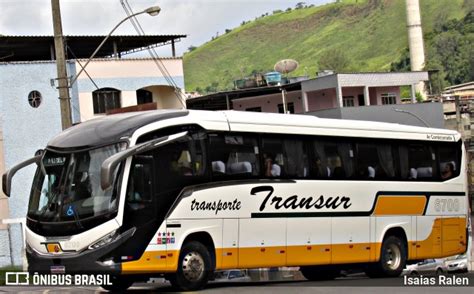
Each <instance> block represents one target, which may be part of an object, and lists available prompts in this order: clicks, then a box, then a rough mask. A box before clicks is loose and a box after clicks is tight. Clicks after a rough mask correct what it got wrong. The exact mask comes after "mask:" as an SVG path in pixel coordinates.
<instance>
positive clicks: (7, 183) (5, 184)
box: [2, 152, 43, 197]
mask: <svg viewBox="0 0 474 294" xmlns="http://www.w3.org/2000/svg"><path fill="white" fill-rule="evenodd" d="M35 154H38V152H36V153H35ZM42 156H43V154H42V152H41V153H40V154H38V155H36V156H35V157H32V158H30V159H28V160H25V161H23V162H21V163H19V164H17V165H15V166H13V167H12V168H10V169H8V170H7V171H6V172H5V173H4V174H3V176H2V190H3V193H5V195H6V196H7V197H10V193H11V189H12V179H13V176H14V175H15V174H16V173H17V171H19V170H20V169H22V168H24V167H25V166H28V165H30V164H32V163H36V164H39V163H40V162H41V157H42Z"/></svg>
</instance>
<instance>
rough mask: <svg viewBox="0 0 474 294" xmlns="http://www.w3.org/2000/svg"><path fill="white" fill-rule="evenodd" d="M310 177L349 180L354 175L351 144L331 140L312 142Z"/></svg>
mask: <svg viewBox="0 0 474 294" xmlns="http://www.w3.org/2000/svg"><path fill="white" fill-rule="evenodd" d="M312 146H313V152H314V158H313V164H312V177H313V178H317V179H326V178H330V179H337V180H343V179H350V178H352V177H353V175H354V150H353V148H352V144H350V143H348V142H340V141H333V140H324V139H322V140H319V139H316V140H315V141H313V144H312Z"/></svg>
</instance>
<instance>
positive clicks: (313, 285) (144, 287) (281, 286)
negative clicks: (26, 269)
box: [0, 273, 474, 294]
mask: <svg viewBox="0 0 474 294" xmlns="http://www.w3.org/2000/svg"><path fill="white" fill-rule="evenodd" d="M463 276H466V275H463ZM459 277H460V276H459ZM467 277H468V278H469V279H470V280H469V286H468V287H414V286H405V285H403V282H404V279H403V278H391V279H388V278H387V279H368V278H366V277H363V276H358V277H351V278H341V279H336V280H334V281H322V282H312V281H305V280H298V281H279V282H277V281H271V282H213V283H210V284H209V285H208V287H206V289H204V290H202V291H200V293H239V294H246V293H271V294H279V293H289V292H291V293H294V292H297V293H330V294H332V293H351V294H352V293H369V294H371V293H381V292H383V293H384V294H391V293H394V294H401V293H426V292H428V291H429V293H430V294H437V293H440V294H441V293H443V294H445V293H450V294H457V293H463V294H464V293H468V294H472V293H473V291H474V288H473V287H474V273H471V274H469V275H468V276H467ZM1 292H6V293H104V291H103V290H102V289H101V288H99V287H76V288H74V287H33V286H27V287H25V286H24V287H19V286H10V287H0V293H1ZM128 292H130V293H153V292H174V290H173V289H172V288H171V287H170V285H169V284H167V283H164V284H163V283H155V284H151V283H140V284H135V285H134V286H133V287H131V288H130V289H129V291H128Z"/></svg>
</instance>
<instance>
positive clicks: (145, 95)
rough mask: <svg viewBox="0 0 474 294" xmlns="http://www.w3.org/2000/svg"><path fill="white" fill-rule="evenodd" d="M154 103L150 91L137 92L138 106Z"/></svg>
mask: <svg viewBox="0 0 474 294" xmlns="http://www.w3.org/2000/svg"><path fill="white" fill-rule="evenodd" d="M152 102H153V94H152V93H151V92H150V91H147V90H143V89H139V90H137V104H146V103H152Z"/></svg>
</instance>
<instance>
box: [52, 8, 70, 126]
mask: <svg viewBox="0 0 474 294" xmlns="http://www.w3.org/2000/svg"><path fill="white" fill-rule="evenodd" d="M51 8H52V10H53V28H54V49H55V52H56V68H57V72H58V90H59V103H60V107H61V125H62V128H63V130H65V129H67V128H69V127H70V126H71V125H72V119H71V97H70V96H69V82H68V77H67V70H66V56H65V54H64V38H63V28H62V25H61V9H60V7H59V0H51Z"/></svg>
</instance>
